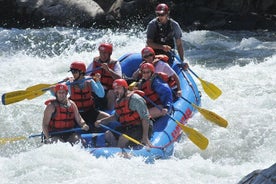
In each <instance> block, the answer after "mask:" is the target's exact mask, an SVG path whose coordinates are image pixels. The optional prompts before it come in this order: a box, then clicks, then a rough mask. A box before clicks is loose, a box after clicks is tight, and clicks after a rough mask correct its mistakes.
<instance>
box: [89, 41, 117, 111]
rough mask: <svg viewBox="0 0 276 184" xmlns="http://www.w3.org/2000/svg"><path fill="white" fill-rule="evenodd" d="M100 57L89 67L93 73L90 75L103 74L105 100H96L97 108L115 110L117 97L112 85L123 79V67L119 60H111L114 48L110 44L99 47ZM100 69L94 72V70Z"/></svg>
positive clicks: (95, 58)
mask: <svg viewBox="0 0 276 184" xmlns="http://www.w3.org/2000/svg"><path fill="white" fill-rule="evenodd" d="M98 50H99V53H100V56H97V57H94V59H93V61H92V63H91V64H90V65H89V66H88V67H87V70H88V71H92V73H89V74H88V75H90V76H94V75H95V74H96V73H99V74H101V83H102V85H103V87H104V90H105V96H104V98H96V107H98V108H99V109H100V110H113V109H114V101H115V96H114V92H113V89H112V83H113V81H114V80H115V79H120V78H122V69H121V65H120V63H119V62H118V61H117V60H114V59H111V54H112V51H113V46H112V45H111V44H109V43H102V44H100V46H99V47H98ZM96 68H100V69H99V70H98V69H97V70H95V71H93V69H96Z"/></svg>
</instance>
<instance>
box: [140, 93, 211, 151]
mask: <svg viewBox="0 0 276 184" xmlns="http://www.w3.org/2000/svg"><path fill="white" fill-rule="evenodd" d="M141 96H143V97H144V98H145V99H146V100H147V101H149V102H150V103H151V104H152V105H154V106H155V107H157V108H158V109H159V110H162V109H161V108H160V107H159V106H157V105H156V104H155V103H154V102H153V101H152V100H151V99H149V98H148V97H147V96H145V95H141ZM166 115H167V116H168V117H169V118H171V119H172V120H173V121H174V122H176V123H177V125H178V126H180V128H181V129H182V130H183V131H184V132H185V133H186V135H187V136H188V138H189V139H190V140H191V141H192V142H193V143H194V144H195V145H197V146H198V147H199V148H200V149H201V150H205V149H206V148H207V146H208V144H209V140H208V139H207V138H206V137H205V136H204V135H202V134H201V133H199V132H198V131H196V130H194V129H193V128H191V127H188V126H185V125H183V124H182V123H180V122H179V121H177V120H176V119H174V118H173V117H172V116H171V115H169V114H166Z"/></svg>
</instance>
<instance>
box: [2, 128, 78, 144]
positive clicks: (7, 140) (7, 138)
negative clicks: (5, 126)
mask: <svg viewBox="0 0 276 184" xmlns="http://www.w3.org/2000/svg"><path fill="white" fill-rule="evenodd" d="M80 130H82V129H81V128H73V129H69V130H62V131H58V132H50V135H58V134H63V133H69V132H75V131H80ZM40 136H43V133H40V134H33V135H30V136H28V137H25V136H18V137H6V138H5V137H4V138H0V145H2V144H6V143H8V142H14V141H19V140H25V139H28V138H33V137H40Z"/></svg>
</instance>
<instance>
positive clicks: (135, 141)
mask: <svg viewBox="0 0 276 184" xmlns="http://www.w3.org/2000/svg"><path fill="white" fill-rule="evenodd" d="M100 126H101V127H103V128H105V129H107V130H110V131H111V132H113V133H115V134H117V135H120V136H123V137H124V138H126V139H128V140H129V141H131V142H134V143H135V144H138V145H141V146H145V145H143V144H142V143H140V142H139V141H137V140H136V139H134V138H132V137H129V136H128V135H126V134H123V133H121V132H118V131H116V130H114V129H112V128H110V127H108V126H105V125H103V124H100Z"/></svg>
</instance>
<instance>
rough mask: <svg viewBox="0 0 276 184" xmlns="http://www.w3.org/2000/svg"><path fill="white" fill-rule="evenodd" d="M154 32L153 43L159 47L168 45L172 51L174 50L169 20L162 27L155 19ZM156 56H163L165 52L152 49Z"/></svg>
mask: <svg viewBox="0 0 276 184" xmlns="http://www.w3.org/2000/svg"><path fill="white" fill-rule="evenodd" d="M155 24H156V30H155V34H154V38H153V41H154V42H155V43H158V44H161V45H169V46H170V47H171V48H172V49H173V48H174V39H173V27H172V23H171V20H170V19H169V20H168V22H167V23H166V24H165V25H163V24H161V23H160V22H159V21H158V20H157V19H156V21H155ZM154 51H155V53H156V54H165V51H163V50H162V49H154Z"/></svg>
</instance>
